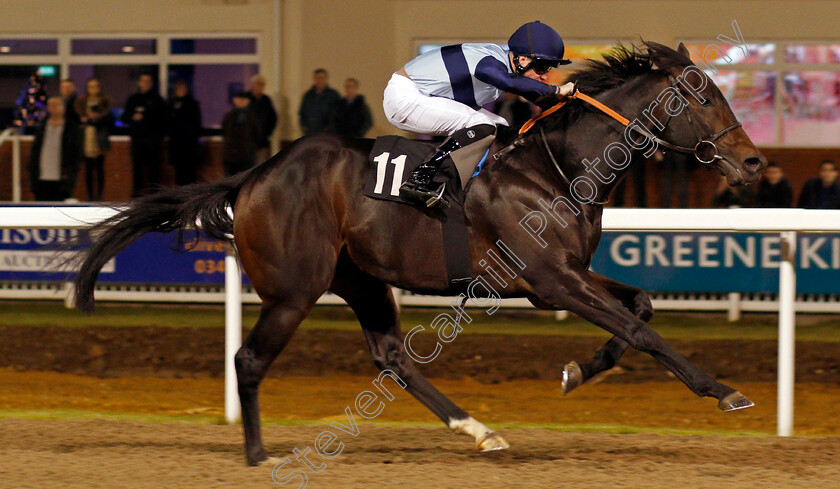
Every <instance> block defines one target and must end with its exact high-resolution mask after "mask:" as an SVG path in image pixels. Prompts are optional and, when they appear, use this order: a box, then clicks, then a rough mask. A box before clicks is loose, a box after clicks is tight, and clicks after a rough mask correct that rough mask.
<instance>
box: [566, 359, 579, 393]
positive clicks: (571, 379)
mask: <svg viewBox="0 0 840 489" xmlns="http://www.w3.org/2000/svg"><path fill="white" fill-rule="evenodd" d="M581 384H583V371H582V370H581V369H580V365H578V363H577V362H574V361H573V362H569V363H567V364H566V366H565V367H563V382H562V384H561V387H562V390H563V395H564V396H565V395H566V394H568V393H569V392H572V391H573V390H574V389H575V388H576V387H578V386H579V385H581Z"/></svg>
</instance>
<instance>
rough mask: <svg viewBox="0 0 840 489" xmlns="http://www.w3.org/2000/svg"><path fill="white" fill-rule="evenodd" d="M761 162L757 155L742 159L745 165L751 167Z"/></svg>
mask: <svg viewBox="0 0 840 489" xmlns="http://www.w3.org/2000/svg"><path fill="white" fill-rule="evenodd" d="M761 163H762V160H761V158H759V157H753V158H747V159H746V160H744V164H745V165H747V166H751V167H756V166H758V165H760V164H761Z"/></svg>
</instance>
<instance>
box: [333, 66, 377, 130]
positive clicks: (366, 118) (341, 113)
mask: <svg viewBox="0 0 840 489" xmlns="http://www.w3.org/2000/svg"><path fill="white" fill-rule="evenodd" d="M372 126H373V118H372V117H371V115H370V107H368V104H367V103H366V102H365V97H364V95H360V94H359V80H356V79H355V78H348V79H347V80H345V81H344V97H342V98H341V99H340V100H339V101H338V105H337V106H336V108H335V132H336V133H338V134H343V135H344V136H347V137H350V138H363V137H365V133H367V132H368V130H370V128H371V127H372Z"/></svg>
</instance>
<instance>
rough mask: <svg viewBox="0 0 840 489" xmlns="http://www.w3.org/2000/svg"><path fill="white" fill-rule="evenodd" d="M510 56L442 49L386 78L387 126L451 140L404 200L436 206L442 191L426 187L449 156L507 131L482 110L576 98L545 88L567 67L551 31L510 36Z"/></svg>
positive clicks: (409, 185) (463, 47) (491, 49)
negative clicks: (520, 100) (519, 100)
mask: <svg viewBox="0 0 840 489" xmlns="http://www.w3.org/2000/svg"><path fill="white" fill-rule="evenodd" d="M508 49H509V50H506V49H504V48H503V47H502V46H499V45H497V44H489V43H485V44H457V45H453V46H444V47H442V48H440V49H436V50H433V51H430V52H428V53H425V54H422V55H420V56H418V57H416V58H414V59H413V60H411V61H409V62H408V63H407V64H406V65H405V66H404V67H402V68H400V69H399V70H398V71H397V72H396V73H394V75H393V76H392V77H391V80H390V81H389V82H388V86H387V87H386V88H385V95H384V100H383V107H384V109H385V115H386V116H387V117H388V120H389V121H390V122H391V124H393V125H394V126H396V127H397V128H398V129H402V130H405V131H413V132H418V133H421V134H434V135H446V136H449V137H448V138H447V139H446V140H445V141H444V142H443V143H442V144H441V145H440V146H439V147H438V148H437V149H436V150H435V152H434V153H433V154H432V155H430V156H429V157H427V158H426V160H425V161H424V162H423V164H422V165H420V166H419V167H417V169H415V170H414V172H413V173H412V174H411V176H410V177H409V179H408V180H407V181H406V182H405V183H403V184H402V186H401V187H400V191H401V192H403V193H404V195H407V196H408V197H409V198H412V199H415V200H419V201H424V202H426V205H427V206H429V207H434V206H435V205H437V204H438V203H440V200H441V196H442V195H443V190H444V186H443V185H441V186H439V187H438V188H433V186H432V185H431V184H432V178H433V177H434V175H435V173H436V172H437V170H438V168H439V167H440V165H441V163H442V162H443V161H444V160H445V159H446V157H447V155H449V153H451V152H452V151H454V150H456V149H458V148H460V147H462V146H465V145H466V144H469V143H470V142H473V141H469V139H473V138H475V135H476V134H483V135H485V136H488V135H492V134H494V133H495V130H496V125H498V124H501V125H505V126H506V125H508V124H507V122H506V121H505V120H504V119H503V118H502V117H500V116H498V115H495V114H493V113H492V112H489V111H487V110H485V109H482V108H481V106H482V105H486V104H488V103H490V102H493V101H495V100H497V99H498V98H500V97H501V96H502V94H503V92H512V93H515V94H517V95H521V96H523V97H525V98H526V99H528V100H530V101H532V102H533V101H535V100H537V99H539V98H541V97H546V96H554V97H566V96H569V95H571V94H573V93H574V84H573V83H567V84H565V85H562V86H555V85H549V84H547V83H545V80H547V78H548V72H549V70H551V69H552V68H554V67H556V66H558V65H561V64H569V63H571V61H569V60H566V59H563V54H564V51H565V49H564V45H563V39H562V38H561V37H560V35H559V34H557V32H556V31H555V30H554V29H552V28H551V27H549V26H547V25H545V24H541V23H540V22H539V21H537V22H529V23H527V24H525V25H523V26H522V27H520V28H519V29H517V30H516V32H514V33H513V35H512V36H511V37H510V40H509V41H508ZM479 126H481V127H479ZM467 136H468V137H467ZM476 140H478V138H476Z"/></svg>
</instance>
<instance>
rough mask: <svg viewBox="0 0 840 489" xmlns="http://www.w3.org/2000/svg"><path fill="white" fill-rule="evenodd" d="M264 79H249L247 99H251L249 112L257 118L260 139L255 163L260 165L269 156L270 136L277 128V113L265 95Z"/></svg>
mask: <svg viewBox="0 0 840 489" xmlns="http://www.w3.org/2000/svg"><path fill="white" fill-rule="evenodd" d="M264 92H265V77H264V76H262V75H254V76H252V77H251V89H250V91H249V92H248V98H249V99H251V105H250V107H251V112H253V113H254V116H255V117H256V118H257V125H258V126H259V128H260V137H259V140H257V155H256V159H255V161H256V162H257V163H262V162H264V161H265V160H267V159H268V157H269V156H271V135H272V134H273V133H274V128H275V127H277V112H276V111H275V110H274V104H272V103H271V99H270V98H269V97H268V95H266V94H265V93H264Z"/></svg>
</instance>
